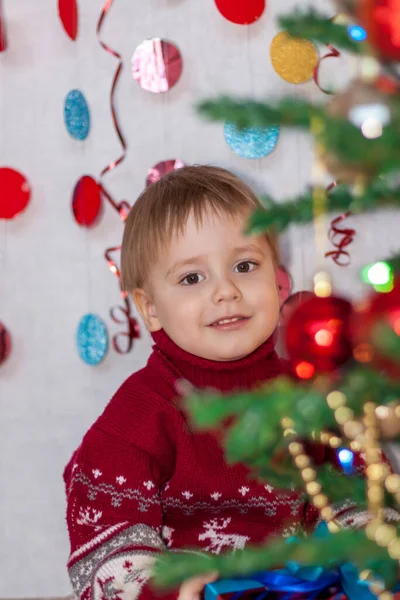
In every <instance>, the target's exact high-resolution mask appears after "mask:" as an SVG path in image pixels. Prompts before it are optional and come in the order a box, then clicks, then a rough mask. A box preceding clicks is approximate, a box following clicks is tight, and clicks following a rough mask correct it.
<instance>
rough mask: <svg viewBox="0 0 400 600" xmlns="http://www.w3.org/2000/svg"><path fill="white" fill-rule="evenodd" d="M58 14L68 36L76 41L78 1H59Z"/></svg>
mask: <svg viewBox="0 0 400 600" xmlns="http://www.w3.org/2000/svg"><path fill="white" fill-rule="evenodd" d="M58 14H59V16H60V19H61V23H62V25H63V27H64V29H65V32H66V33H67V35H69V37H70V38H71V40H76V36H77V35H78V5H77V0H58Z"/></svg>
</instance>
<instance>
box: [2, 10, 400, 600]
mask: <svg viewBox="0 0 400 600" xmlns="http://www.w3.org/2000/svg"><path fill="white" fill-rule="evenodd" d="M3 3H4V5H5V6H4V8H5V18H6V24H7V30H8V39H9V49H8V50H7V52H6V53H4V54H3V55H0V165H1V166H11V167H14V168H16V169H18V170H20V171H22V172H23V173H25V174H26V175H27V177H28V179H29V181H30V183H31V186H32V190H33V197H32V201H31V204H30V206H29V208H28V210H27V211H26V212H25V213H24V214H23V215H22V216H21V217H20V218H19V219H17V220H15V221H12V222H5V221H2V222H0V320H1V321H3V322H4V323H5V324H6V325H7V327H8V328H9V330H10V331H11V333H12V338H13V353H12V356H11V357H10V359H9V360H8V361H7V362H6V363H5V364H4V365H3V366H1V367H0V398H1V405H0V410H1V413H0V414H1V422H0V423H1V424H0V486H1V491H0V519H1V520H0V596H1V595H2V596H27V595H30V596H33V595H37V596H39V595H52V594H63V593H67V592H69V584H68V579H67V574H66V570H65V566H64V565H65V562H66V560H67V555H68V539H67V533H66V528H65V522H64V510H65V501H64V490H63V484H62V480H61V474H62V470H63V466H64V464H65V463H66V462H67V460H68V459H69V456H70V454H71V452H72V450H73V449H74V447H75V446H76V445H77V444H78V443H79V441H80V439H81V437H82V435H83V434H84V432H85V430H86V429H87V428H88V426H89V425H90V424H91V422H92V421H93V420H94V419H95V418H96V416H97V415H98V414H99V413H100V412H101V411H102V409H103V407H104V406H105V404H106V403H107V401H108V400H109V398H110V396H111V395H112V393H113V392H114V391H115V389H116V388H117V387H118V385H119V384H120V383H121V382H122V381H123V379H124V378H125V377H126V376H127V375H128V374H129V373H131V372H132V371H134V370H137V369H138V368H140V367H141V366H142V365H144V363H145V361H146V358H147V356H148V353H149V350H150V342H149V338H148V336H147V335H143V338H142V340H141V341H139V342H137V343H136V344H135V348H134V350H133V352H132V353H131V354H130V355H128V356H119V355H117V354H115V353H114V352H113V351H110V353H109V355H108V356H107V358H106V360H105V361H104V363H103V364H101V365H100V366H98V367H94V368H93V367H88V366H86V365H84V364H83V363H82V362H81V361H80V359H79V358H78V355H77V351H76V348H75V329H76V325H77V322H78V320H79V319H80V317H81V316H82V315H83V314H84V313H86V312H89V311H90V312H94V313H97V314H99V315H101V316H102V317H103V318H104V319H106V320H107V323H108V325H109V326H110V327H109V328H110V332H111V333H113V332H115V331H116V329H115V326H114V325H113V324H110V322H109V320H108V309H109V307H110V306H112V305H113V304H115V303H117V302H118V300H119V294H118V288H117V285H116V281H115V280H114V278H113V276H112V275H111V274H110V272H109V270H108V268H107V266H106V264H105V261H104V259H103V252H104V249H105V248H106V247H109V246H113V245H116V244H118V243H119V241H120V238H121V233H122V224H121V222H120V221H119V219H118V217H117V215H116V213H114V212H113V211H112V210H111V208H107V209H106V212H105V215H104V217H103V220H102V221H101V223H100V224H99V225H98V226H97V227H96V228H94V229H93V230H91V231H85V230H82V229H80V228H79V227H78V226H77V225H76V223H75V222H74V220H73V218H72V216H71V209H70V199H71V192H72V189H73V187H74V185H75V182H76V181H77V179H78V178H79V177H80V176H81V175H83V174H86V173H88V174H92V175H94V176H96V175H97V174H98V173H99V172H100V170H101V169H102V168H103V167H104V166H105V165H106V164H107V163H109V162H110V161H112V160H113V159H115V158H116V157H117V156H119V153H120V147H119V143H118V140H117V137H116V135H115V131H114V128H113V125H112V120H111V115H110V111H109V89H110V84H111V79H112V76H113V73H114V69H115V67H116V60H115V59H113V58H112V57H110V56H109V55H108V54H107V53H106V52H104V51H103V50H102V49H101V48H100V46H99V45H98V43H97V41H96V36H95V28H96V22H97V19H98V17H99V14H100V11H101V8H102V5H103V0H91V1H90V2H88V1H86V2H84V0H80V1H79V0H78V4H79V10H80V31H79V37H78V40H77V42H75V43H72V42H71V41H70V40H69V39H68V38H67V36H66V35H65V33H64V32H63V30H62V28H61V25H60V23H59V21H58V18H57V13H56V9H57V2H56V0H52V1H49V0H37V1H36V2H32V1H31V0H5V2H3ZM295 4H296V2H295V1H294V0H269V2H268V8H267V10H266V12H265V14H264V16H263V18H262V19H261V20H260V21H259V22H258V23H256V24H254V25H252V26H250V27H240V26H235V25H233V24H231V23H228V22H227V21H225V20H224V19H223V18H222V17H221V15H220V14H219V13H218V11H217V9H216V8H215V5H214V2H213V0H200V1H199V0H145V1H140V0H136V1H132V0H115V1H114V3H113V5H112V7H111V9H110V12H109V15H108V17H107V20H106V23H105V26H104V33H103V38H104V39H105V40H106V41H107V43H109V44H110V45H111V46H112V47H114V48H115V49H117V50H118V51H119V52H121V53H122V55H123V58H124V61H125V67H124V71H123V75H122V78H121V80H120V84H119V88H118V93H117V105H118V113H119V116H120V122H121V125H122V129H123V131H124V134H125V136H126V139H127V143H128V153H127V158H126V160H125V162H124V163H123V164H122V165H121V166H120V167H118V168H117V169H116V170H115V171H114V172H113V173H112V174H111V175H109V176H108V178H107V184H108V187H109V188H110V190H111V191H112V193H113V194H114V196H115V197H116V198H117V199H123V198H125V199H127V200H128V201H130V202H133V201H134V199H135V198H136V197H137V195H138V194H139V192H140V191H141V189H142V187H143V183H144V180H145V176H146V172H147V169H148V168H149V167H150V166H152V165H153V164H155V163H156V162H158V161H159V160H163V159H169V158H181V159H183V160H184V161H185V162H187V163H193V162H197V163H202V162H205V163H216V164H219V165H221V166H225V167H228V168H231V169H232V170H235V171H236V172H238V173H239V174H242V175H244V176H245V177H246V178H247V179H248V180H249V181H251V182H253V183H254V184H255V185H256V187H257V188H258V189H260V190H261V189H264V190H267V191H269V192H270V193H271V194H273V195H274V196H275V197H276V198H279V199H283V198H285V197H288V196H290V195H292V194H296V193H298V192H299V191H301V190H302V189H304V187H305V185H306V184H307V182H308V181H309V179H310V172H311V160H312V145H311V143H310V140H309V139H308V137H307V136H305V135H303V134H298V133H292V132H286V131H285V132H283V134H282V136H281V139H280V142H279V146H278V148H277V150H276V151H275V153H274V154H273V155H271V156H270V157H268V158H265V159H263V160H259V161H245V160H242V159H240V158H239V157H237V156H235V155H234V154H232V153H231V151H230V150H229V148H228V147H227V146H226V144H225V142H224V138H223V135H222V126H221V124H207V123H205V122H203V121H201V120H200V119H199V118H198V117H197V116H196V114H195V112H194V109H193V105H194V102H195V101H196V100H197V99H199V98H203V97H206V96H213V95H215V94H216V93H217V92H219V91H224V92H232V93H234V94H241V95H246V96H251V97H268V98H275V97H278V96H280V95H282V94H299V95H301V96H303V95H305V96H308V97H314V98H320V97H321V94H320V92H319V91H318V90H317V89H316V88H315V86H314V85H313V84H312V83H310V84H307V85H304V86H301V87H297V88H296V87H295V86H290V85H289V84H287V83H285V82H284V81H282V80H281V79H280V78H279V77H278V76H277V75H276V74H275V73H274V71H273V69H272V66H271V64H270V60H269V45H270V41H271V39H272V37H273V35H274V34H275V33H276V31H277V29H276V24H275V22H274V17H275V15H276V14H277V13H278V11H280V12H285V11H286V10H288V9H290V8H291V7H292V6H294V5H295ZM297 4H303V5H307V3H306V2H303V1H300V2H298V3H297ZM316 4H318V5H319V6H321V5H322V4H324V3H323V2H322V0H318V2H317V3H316ZM321 7H322V6H321ZM331 14H333V13H331ZM153 36H159V37H164V38H167V39H170V40H172V41H174V42H175V43H176V44H177V45H178V46H179V48H180V50H181V52H182V55H183V59H184V72H183V76H182V78H181V80H180V82H179V84H178V85H177V86H176V87H175V88H174V89H173V90H172V91H170V92H169V93H168V94H166V95H160V96H157V95H151V94H148V93H146V92H144V91H142V90H141V89H140V88H139V87H138V85H137V84H136V83H135V82H133V80H132V78H131V76H130V58H131V56H132V53H133V50H134V48H135V47H136V46H137V44H138V43H140V42H141V41H142V40H143V39H145V38H147V37H153ZM328 63H329V64H328ZM351 68H352V65H351V63H350V62H349V61H348V59H345V58H343V59H340V61H339V60H338V61H333V60H331V61H326V69H327V71H326V72H329V73H330V74H332V76H334V77H335V78H336V79H338V80H339V81H340V82H341V84H342V85H343V84H344V77H345V74H348V72H349V71H350V70H351ZM72 88H78V89H80V90H82V91H83V92H84V94H85V96H86V98H87V99H88V101H89V104H90V110H91V116H92V131H91V133H90V136H89V138H88V139H87V141H85V142H77V141H74V140H72V139H71V138H70V137H69V136H68V134H67V133H66V131H65V128H64V124H63V102H64V98H65V95H66V93H67V92H68V91H69V90H70V89H72ZM0 193H1V190H0ZM354 223H355V224H356V227H357V231H358V237H357V239H356V241H355V242H354V244H353V245H352V246H351V248H350V251H351V253H352V266H351V267H350V268H348V269H339V268H338V267H335V266H334V265H333V264H332V265H331V266H332V268H331V270H332V275H333V277H334V281H335V283H336V284H337V289H338V291H341V292H344V293H351V294H352V295H353V296H356V295H360V294H361V293H362V292H363V286H362V284H360V283H359V281H358V279H357V273H358V267H359V265H360V264H362V263H363V262H369V261H371V260H374V259H376V258H378V257H380V256H386V255H387V254H388V253H390V252H391V251H393V250H395V249H396V244H397V248H398V247H399V246H398V244H399V243H398V241H397V242H396V238H398V236H397V235H396V233H397V232H396V226H395V222H394V220H393V218H391V215H390V214H383V213H382V214H380V215H378V216H377V217H376V218H374V219H371V218H370V217H368V218H364V217H363V218H358V219H357V220H354ZM378 226H380V229H378ZM397 230H398V228H397ZM283 249H284V255H285V256H286V257H287V259H288V264H289V265H290V267H291V268H292V271H293V274H294V277H295V282H296V288H297V289H302V288H304V287H306V286H310V282H311V278H312V275H313V273H314V269H315V268H316V266H317V265H316V260H315V250H314V240H313V234H312V229H311V227H305V228H303V229H296V228H291V230H290V232H289V234H288V235H287V236H285V238H284V239H283ZM327 264H329V263H327Z"/></svg>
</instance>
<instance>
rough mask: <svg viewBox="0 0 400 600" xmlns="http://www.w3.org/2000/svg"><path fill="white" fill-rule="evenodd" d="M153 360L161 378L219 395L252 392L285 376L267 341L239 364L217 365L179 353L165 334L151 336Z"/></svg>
mask: <svg viewBox="0 0 400 600" xmlns="http://www.w3.org/2000/svg"><path fill="white" fill-rule="evenodd" d="M152 337H153V340H154V342H155V345H154V353H153V357H154V359H155V360H156V362H158V365H156V364H154V360H153V361H152V362H153V365H154V367H157V366H158V368H160V369H161V370H162V371H163V372H164V376H165V375H168V372H169V375H170V376H172V378H174V379H175V381H176V380H178V379H185V380H187V381H189V382H190V383H191V384H192V385H193V386H195V387H197V388H213V389H216V390H219V391H222V392H230V391H233V390H246V389H251V388H253V387H255V386H257V384H260V383H262V382H263V381H266V380H267V379H271V378H273V377H277V376H278V375H280V374H281V373H282V372H284V370H285V369H284V368H283V365H282V363H281V361H280V359H279V358H278V356H277V354H276V352H275V350H274V340H273V337H270V338H269V339H268V340H267V341H266V342H264V343H263V344H262V345H261V346H260V347H259V348H257V349H256V350H255V351H254V352H252V353H251V354H249V355H248V356H246V357H245V358H242V359H240V360H234V361H229V362H220V361H214V360H207V359H205V358H200V357H199V356H195V355H194V354H190V353H189V352H186V351H185V350H182V348H180V347H179V346H177V345H176V344H175V342H173V341H172V340H171V338H169V337H168V335H167V334H166V333H165V331H164V330H162V329H161V330H160V331H157V332H155V333H152Z"/></svg>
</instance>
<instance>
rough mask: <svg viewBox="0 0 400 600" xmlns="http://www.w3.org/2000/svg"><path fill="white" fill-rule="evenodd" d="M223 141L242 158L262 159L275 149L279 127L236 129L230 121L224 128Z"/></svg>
mask: <svg viewBox="0 0 400 600" xmlns="http://www.w3.org/2000/svg"><path fill="white" fill-rule="evenodd" d="M224 135H225V141H226V143H227V144H228V146H229V147H230V148H231V150H233V152H235V154H238V155H239V156H241V157H242V158H263V157H264V156H267V155H268V154H271V152H272V151H273V150H274V149H275V146H276V144H277V142H278V138H279V126H278V125H273V126H272V127H246V128H245V129H238V128H237V126H236V124H235V123H233V122H232V121H226V123H225V126H224Z"/></svg>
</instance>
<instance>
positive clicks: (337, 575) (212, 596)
mask: <svg viewBox="0 0 400 600" xmlns="http://www.w3.org/2000/svg"><path fill="white" fill-rule="evenodd" d="M257 590H259V594H257V595H254V599H255V600H264V599H265V598H267V597H268V596H270V595H271V593H275V594H276V593H279V594H280V597H281V600H290V599H292V600H293V597H294V596H300V597H301V598H307V599H308V600H313V599H314V598H317V597H318V596H321V595H323V594H325V595H327V596H329V595H332V591H333V594H336V595H338V596H340V595H341V594H345V595H346V596H347V597H348V598H349V599H350V600H376V598H375V596H374V595H373V594H372V593H371V592H370V591H369V588H368V583H367V582H366V581H360V580H359V578H358V571H357V569H355V568H354V567H353V565H351V564H349V563H346V564H344V565H342V566H341V567H339V568H337V569H324V568H322V567H301V566H299V565H296V564H295V563H288V565H287V568H286V569H279V570H277V571H265V572H262V573H255V574H254V575H252V578H251V579H241V578H237V579H225V580H221V581H217V582H215V583H212V584H209V585H207V586H206V589H205V600H217V599H218V598H220V597H221V596H222V595H224V594H233V595H232V596H230V598H231V600H239V599H240V598H243V597H244V592H248V591H254V592H256V591H257Z"/></svg>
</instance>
